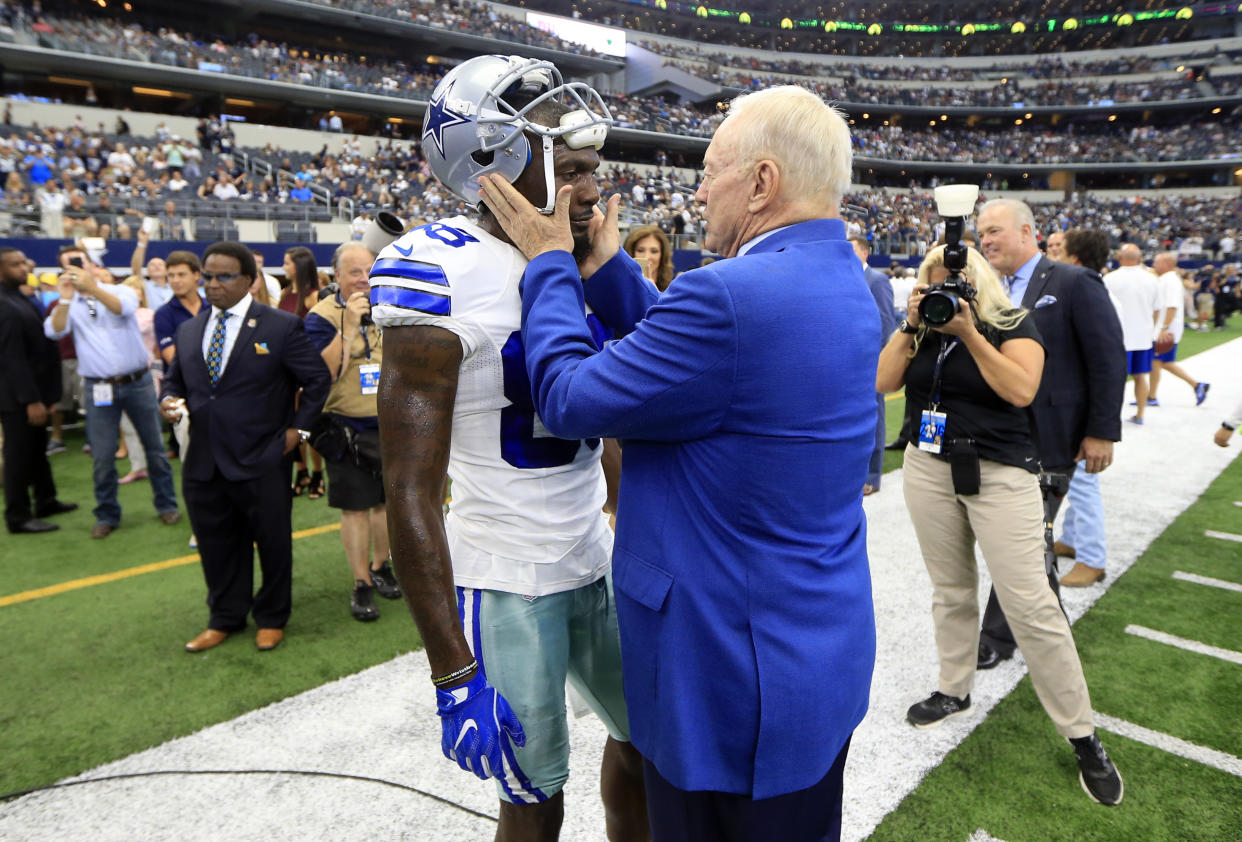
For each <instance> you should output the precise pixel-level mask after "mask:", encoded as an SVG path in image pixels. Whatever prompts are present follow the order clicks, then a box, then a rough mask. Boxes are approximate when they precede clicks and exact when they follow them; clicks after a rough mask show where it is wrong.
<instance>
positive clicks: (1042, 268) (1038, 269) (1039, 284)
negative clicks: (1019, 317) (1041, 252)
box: [1022, 257, 1053, 310]
mask: <svg viewBox="0 0 1242 842" xmlns="http://www.w3.org/2000/svg"><path fill="white" fill-rule="evenodd" d="M1052 267H1053V263H1052V261H1050V260H1049V259H1048V258H1046V257H1041V258H1040V259H1039V262H1038V263H1036V264H1035V271H1034V272H1032V273H1031V280H1030V282H1029V283H1027V285H1026V292H1025V293H1023V295H1022V306H1023V307H1025V308H1026V309H1028V310H1030V309H1032V308H1034V306H1035V302H1036V301H1038V300H1039V297H1040V296H1041V295H1043V294H1044V287H1045V286H1047V285H1048V276H1049V275H1050V274H1052Z"/></svg>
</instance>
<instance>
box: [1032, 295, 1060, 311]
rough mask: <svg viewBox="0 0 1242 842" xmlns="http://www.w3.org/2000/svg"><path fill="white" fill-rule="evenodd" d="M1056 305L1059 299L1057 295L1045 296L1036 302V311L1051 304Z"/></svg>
mask: <svg viewBox="0 0 1242 842" xmlns="http://www.w3.org/2000/svg"><path fill="white" fill-rule="evenodd" d="M1056 303H1057V297H1056V296H1055V295H1045V296H1042V297H1041V298H1040V299H1039V300H1038V301H1036V302H1035V309H1036V310H1038V309H1039V308H1040V307H1047V306H1048V305H1049V304H1056Z"/></svg>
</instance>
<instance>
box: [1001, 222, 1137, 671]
mask: <svg viewBox="0 0 1242 842" xmlns="http://www.w3.org/2000/svg"><path fill="white" fill-rule="evenodd" d="M977 227H978V232H979V236H980V237H981V238H982V246H983V254H984V256H985V257H986V258H987V259H988V262H989V263H991V264H992V268H994V269H995V270H996V271H997V273H998V274H1000V275H1002V276H1003V277H1002V281H1003V282H1004V283H1006V285H1007V286H1008V288H1009V296H1010V299H1011V300H1012V301H1013V302H1014V304H1017V305H1021V306H1022V307H1025V308H1026V309H1028V310H1030V311H1031V313H1032V314H1033V316H1034V318H1035V325H1036V326H1037V327H1038V328H1039V333H1040V336H1042V337H1043V339H1044V347H1045V349H1046V351H1047V359H1046V361H1045V363H1044V376H1043V380H1042V382H1041V383H1040V386H1039V393H1038V394H1037V395H1036V396H1035V401H1034V403H1032V404H1031V414H1032V417H1033V419H1034V422H1035V437H1036V441H1037V444H1038V447H1039V461H1040V465H1041V466H1042V468H1043V472H1044V473H1045V474H1047V475H1054V476H1055V475H1063V476H1064V478H1065V479H1064V484H1063V485H1057V484H1054V487H1053V488H1051V489H1048V488H1046V489H1045V492H1044V501H1045V502H1044V508H1045V515H1046V517H1047V521H1048V522H1049V523H1051V522H1052V521H1054V520H1055V519H1056V516H1057V510H1058V509H1059V508H1060V506H1061V499H1062V497H1063V496H1064V494H1065V488H1066V486H1068V483H1069V477H1071V476H1072V475H1073V473H1074V467H1075V464H1076V463H1077V462H1079V461H1084V460H1085V462H1086V465H1085V470H1086V471H1087V472H1088V473H1098V472H1100V471H1102V470H1104V469H1105V468H1107V467H1108V466H1109V465H1110V464H1112V461H1113V443H1114V442H1117V441H1120V440H1121V403H1122V400H1123V394H1124V391H1125V382H1126V358H1125V350H1124V345H1123V343H1122V339H1121V324H1120V323H1119V322H1118V321H1117V313H1116V311H1115V310H1114V309H1113V305H1112V303H1111V302H1110V301H1109V298H1108V291H1107V290H1106V289H1105V288H1104V284H1103V283H1102V282H1101V281H1100V276H1099V275H1098V274H1096V273H1094V272H1092V271H1090V270H1089V269H1084V268H1082V267H1080V266H1070V265H1068V264H1065V263H1056V262H1054V261H1051V260H1049V259H1047V258H1046V257H1044V256H1043V255H1041V254H1040V251H1039V246H1038V244H1037V243H1036V241H1035V219H1034V216H1033V215H1032V214H1031V209H1030V208H1029V207H1027V206H1026V204H1025V203H1023V202H1019V201H1017V200H1014V199H994V200H993V201H991V202H988V203H986V204H985V205H984V206H983V207H982V208H981V209H980V211H979V219H978V223H977ZM1051 553H1052V548H1051V547H1049V548H1048V554H1049V555H1048V564H1047V567H1048V582H1049V584H1050V585H1051V587H1052V589H1053V590H1054V591H1056V592H1057V594H1058V596H1059V595H1060V588H1059V585H1058V580H1057V575H1056V570H1055V568H1054V567H1053V562H1054V558H1053V556H1052V555H1051ZM1015 646H1016V644H1015V643H1014V640H1013V635H1012V633H1011V632H1010V630H1009V624H1008V623H1007V622H1006V621H1005V615H1004V613H1003V612H1002V611H1001V608H1000V603H999V602H998V601H997V599H996V591H995V590H993V591H992V594H991V596H990V597H989V598H988V607H987V611H986V612H985V613H984V617H983V631H982V634H981V636H980V640H979V664H978V666H979V668H980V669H990V668H991V667H994V666H996V665H997V664H998V663H1000V661H1003V660H1005V659H1006V658H1010V657H1012V656H1013V651H1014V648H1015Z"/></svg>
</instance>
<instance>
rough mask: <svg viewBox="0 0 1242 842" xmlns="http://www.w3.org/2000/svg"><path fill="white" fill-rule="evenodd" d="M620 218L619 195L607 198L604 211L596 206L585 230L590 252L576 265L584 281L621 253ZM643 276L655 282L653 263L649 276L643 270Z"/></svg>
mask: <svg viewBox="0 0 1242 842" xmlns="http://www.w3.org/2000/svg"><path fill="white" fill-rule="evenodd" d="M620 217H621V194H620V193H615V194H613V195H612V196H610V197H609V198H608V205H607V210H606V211H601V210H600V209H599V206H598V205H596V207H595V214H594V216H593V217H592V218H591V225H590V227H589V228H588V229H587V236H588V237H589V238H590V241H591V251H590V253H589V254H587V256H586V257H584V258H582V262H581V263H579V264H578V271H579V273H580V274H581V275H582V279H583V280H584V281H585V280H587V279H588V278H590V277H591V276H592V275H594V274H595V273H596V272H597V271H599V267H601V266H603V265H604V264H605V263H607V262H608V261H609V260H612V259H613V258H614V257H616V255H617V252H619V251H621V228H620V225H619V223H618V220H619V219H620ZM643 265H644V267H645V266H646V263H645V262H644V263H643ZM643 276H644V277H646V278H648V279H650V280H653V281H654V280H655V265H654V263H653V264H652V266H651V274H647V271H646V269H645V268H644V271H643Z"/></svg>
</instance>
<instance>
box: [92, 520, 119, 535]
mask: <svg viewBox="0 0 1242 842" xmlns="http://www.w3.org/2000/svg"><path fill="white" fill-rule="evenodd" d="M114 529H116V527H115V526H113V525H112V524H109V523H97V524H95V525H94V526H92V527H91V537H92V538H107V537H108V536H109V535H111V534H112V531H113V530H114Z"/></svg>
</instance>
